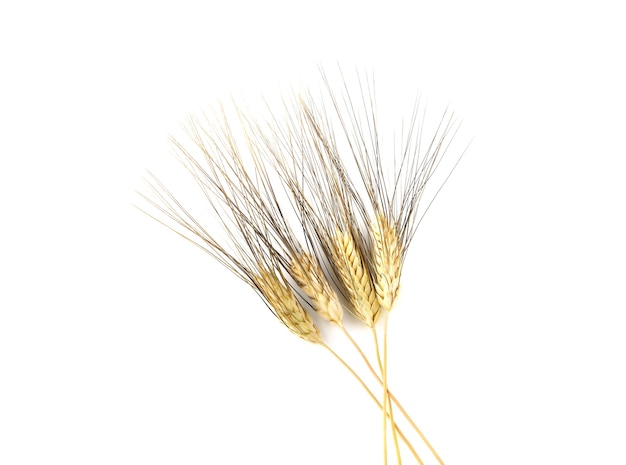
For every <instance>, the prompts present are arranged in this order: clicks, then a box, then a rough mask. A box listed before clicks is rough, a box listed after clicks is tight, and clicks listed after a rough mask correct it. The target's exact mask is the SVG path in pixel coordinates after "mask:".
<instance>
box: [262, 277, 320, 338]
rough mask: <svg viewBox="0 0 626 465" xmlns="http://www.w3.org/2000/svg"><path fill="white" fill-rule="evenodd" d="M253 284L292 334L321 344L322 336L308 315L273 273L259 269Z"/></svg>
mask: <svg viewBox="0 0 626 465" xmlns="http://www.w3.org/2000/svg"><path fill="white" fill-rule="evenodd" d="M254 282H255V284H256V286H257V288H258V289H259V291H260V292H261V294H263V297H265V299H266V300H267V303H268V304H269V305H270V306H271V307H272V308H273V309H274V311H275V312H276V316H277V317H278V318H279V319H280V320H281V321H282V322H283V324H284V325H285V326H287V328H289V330H290V331H291V332H292V333H294V334H295V335H296V336H299V337H301V338H302V339H304V340H306V341H309V342H314V343H322V336H321V335H320V332H319V330H318V329H317V327H316V326H315V324H314V323H313V320H311V317H310V316H309V314H308V313H307V312H306V311H305V310H304V308H302V305H301V304H300V302H298V299H297V298H296V296H295V295H294V293H293V291H292V290H291V288H290V287H289V286H287V285H286V284H285V283H284V282H283V281H282V280H281V279H280V278H279V277H278V276H277V275H276V274H275V273H272V272H270V271H267V270H266V269H264V268H262V267H259V274H258V275H256V276H255V277H254Z"/></svg>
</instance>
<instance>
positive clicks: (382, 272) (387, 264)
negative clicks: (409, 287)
mask: <svg viewBox="0 0 626 465" xmlns="http://www.w3.org/2000/svg"><path fill="white" fill-rule="evenodd" d="M372 236H373V239H374V240H373V246H374V266H375V279H374V287H375V288H376V296H377V297H378V301H379V302H380V305H381V306H382V307H383V308H384V309H386V310H391V307H393V304H394V302H395V300H396V297H397V296H398V291H399V290H400V272H401V269H402V266H401V258H400V247H399V243H398V234H397V233H396V228H395V227H394V226H393V225H392V224H390V223H389V221H388V220H387V218H386V217H385V216H384V215H381V214H379V215H377V216H376V221H375V222H373V223H372Z"/></svg>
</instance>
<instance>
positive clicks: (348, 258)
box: [332, 230, 381, 327]
mask: <svg viewBox="0 0 626 465" xmlns="http://www.w3.org/2000/svg"><path fill="white" fill-rule="evenodd" d="M335 237H336V243H335V247H334V250H333V257H332V258H333V261H334V264H335V268H336V270H337V273H338V274H339V277H340V278H341V281H342V283H343V285H344V288H345V290H346V291H347V293H348V295H347V297H348V300H349V301H350V304H351V306H352V311H353V313H354V315H355V316H356V317H357V318H359V319H360V320H361V321H363V323H365V324H366V325H368V326H370V327H373V326H374V324H375V323H376V321H378V318H379V316H380V310H381V309H380V303H379V302H378V297H377V296H376V292H375V290H374V286H373V285H372V279H371V277H370V274H369V272H368V270H367V268H366V267H365V265H364V264H363V259H362V257H361V253H360V252H359V250H358V248H357V247H356V245H355V243H354V239H353V237H352V234H351V233H350V232H342V231H340V230H337V231H336V236H335Z"/></svg>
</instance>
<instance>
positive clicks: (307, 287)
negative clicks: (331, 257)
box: [289, 253, 343, 325]
mask: <svg viewBox="0 0 626 465" xmlns="http://www.w3.org/2000/svg"><path fill="white" fill-rule="evenodd" d="M289 270H290V273H291V276H292V278H293V279H294V280H295V281H296V282H297V283H298V286H300V288H301V289H302V290H303V291H304V292H305V294H306V295H307V297H308V298H309V300H310V301H311V304H312V305H313V308H314V309H315V311H316V312H317V313H318V314H319V315H320V316H321V317H322V318H324V319H325V320H328V321H330V322H331V323H335V324H337V325H341V320H342V317H343V310H342V308H341V304H340V303H339V299H338V298H337V294H336V293H335V291H334V290H333V288H332V287H331V285H330V283H329V282H328V280H327V279H326V277H325V276H324V273H323V272H322V268H321V267H320V266H319V264H318V263H317V261H316V260H315V259H314V258H313V256H312V255H311V254H308V253H303V254H300V255H299V256H297V257H296V258H295V259H294V260H293V261H292V262H291V266H290V268H289Z"/></svg>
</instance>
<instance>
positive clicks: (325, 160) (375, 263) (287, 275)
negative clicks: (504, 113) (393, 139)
mask: <svg viewBox="0 0 626 465" xmlns="http://www.w3.org/2000/svg"><path fill="white" fill-rule="evenodd" d="M324 82H325V84H326V90H327V92H326V97H325V98H321V99H316V98H314V97H313V95H312V94H311V93H310V92H304V93H301V94H299V95H296V96H295V97H294V98H293V99H292V103H287V104H286V106H285V109H284V110H285V111H284V117H277V116H275V114H274V113H272V116H270V117H269V118H268V119H267V120H265V121H262V120H260V119H258V118H255V117H253V115H250V114H246V113H245V112H243V111H241V110H240V109H238V108H236V109H235V119H236V120H237V122H238V130H239V132H236V131H235V130H233V127H232V126H231V124H230V122H229V118H228V117H227V116H226V111H225V110H224V108H223V107H220V109H219V111H217V112H215V113H214V114H213V115H212V116H210V117H206V116H205V117H204V119H199V118H192V119H191V120H190V122H189V124H188V126H187V134H188V136H189V137H190V139H191V141H192V142H193V144H194V146H195V147H196V149H197V150H198V151H199V153H200V156H198V155H197V152H192V151H188V150H187V149H186V148H185V144H183V143H180V142H178V141H176V140H174V141H173V145H174V147H175V149H176V153H177V155H178V158H179V160H180V162H181V163H182V164H183V166H185V168H186V169H187V170H188V171H189V173H190V174H191V175H192V177H193V178H194V179H195V182H196V183H197V185H198V187H199V189H200V191H201V192H202V193H203V195H204V198H205V200H206V202H207V205H209V206H210V207H211V208H212V210H213V212H214V213H215V217H216V218H217V219H218V220H219V222H220V223H221V228H220V231H219V234H220V235H221V236H222V237H223V238H222V239H220V240H218V239H217V237H218V235H216V234H218V232H217V231H215V230H213V229H211V228H209V227H207V226H205V225H203V223H202V222H201V221H199V220H198V219H197V217H196V216H195V215H194V214H193V213H191V212H190V211H189V210H187V209H186V208H185V207H184V206H183V205H182V203H181V202H180V201H179V200H177V198H176V197H175V196H174V195H173V194H172V193H171V192H170V191H169V190H168V189H167V188H166V187H165V186H164V184H163V183H162V182H160V181H159V180H158V179H157V178H156V177H155V176H152V175H150V178H149V181H148V186H149V192H148V193H146V194H142V197H143V199H144V200H145V201H146V202H147V208H142V210H144V211H145V212H147V213H148V214H149V215H150V216H152V217H153V218H154V219H156V220H157V221H159V222H161V223H162V224H164V225H165V226H167V227H169V228H170V229H172V230H174V231H175V232H177V233H178V234H180V235H182V236H183V237H185V238H186V239H188V240H189V241H191V242H193V243H194V244H195V245H196V246H198V247H200V248H201V249H203V250H204V251H205V252H207V253H209V254H210V255H211V256H213V257H214V258H215V259H217V260H218V261H219V262H220V263H222V264H223V265H224V266H226V267H227V268H228V269H229V270H231V271H232V272H233V273H235V274H236V275H237V276H238V277H239V278H241V279H242V280H243V281H244V282H246V283H247V284H248V285H250V286H251V287H252V288H253V289H254V290H255V291H256V292H257V293H258V294H259V295H260V296H261V297H262V298H263V300H264V301H265V303H266V304H267V306H268V308H270V310H271V311H272V313H273V314H274V315H275V316H276V317H277V318H278V320H279V321H280V322H281V323H282V324H283V325H284V326H286V327H287V329H289V330H290V331H291V332H292V333H294V334H296V335H297V336H299V337H300V338H302V339H304V340H307V341H309V342H312V343H315V344H318V345H321V346H323V347H324V348H326V349H328V350H329V351H330V352H331V353H332V355H333V356H334V357H336V358H337V360H339V362H340V363H342V364H343V365H344V366H345V367H346V368H347V369H348V370H349V371H350V372H351V373H352V374H353V375H354V376H355V377H356V379H357V380H358V381H359V383H360V384H361V385H362V386H363V387H364V388H365V390H366V391H367V392H368V394H369V395H370V396H371V397H372V398H373V399H374V401H375V402H376V403H377V404H378V405H379V407H380V408H381V410H382V412H383V444H384V462H385V463H387V436H386V435H387V422H388V421H389V423H390V425H391V429H392V433H393V439H394V446H395V450H396V457H397V461H398V463H401V462H402V459H401V453H400V447H399V444H398V437H399V438H400V439H402V440H403V441H404V443H405V444H406V445H407V446H408V447H409V449H410V451H411V453H412V454H413V456H414V458H415V459H416V461H417V462H418V463H420V464H423V462H422V459H421V458H420V456H419V455H418V454H417V452H416V451H415V449H414V448H413V445H412V443H411V441H410V440H409V439H408V438H407V437H406V436H405V435H404V434H403V432H402V431H401V430H400V428H399V427H398V425H397V424H396V422H395V419H394V416H393V406H394V405H395V406H396V407H397V408H398V409H399V410H400V411H401V413H402V414H403V416H404V417H406V419H407V420H408V421H409V423H410V425H411V426H412V427H413V429H414V430H415V431H416V432H417V434H418V435H419V437H420V438H421V439H422V440H423V441H424V443H425V444H426V445H427V447H428V448H429V450H430V451H431V453H432V454H433V456H434V457H435V458H436V459H437V461H438V462H439V463H440V464H441V465H443V461H442V460H441V459H440V457H439V456H438V455H437V453H436V452H435V450H434V448H433V447H432V446H431V444H430V443H429V442H428V441H427V440H426V438H425V437H424V435H423V434H422V432H421V431H420V430H419V428H418V427H417V425H416V424H415V422H413V420H412V419H411V417H410V416H409V415H408V414H407V412H406V411H405V409H404V408H403V407H402V405H401V404H400V403H399V402H398V400H397V399H396V398H395V396H393V394H392V393H391V392H390V390H389V387H388V383H387V321H388V314H389V311H390V310H391V309H392V308H393V307H394V304H395V303H396V300H397V297H398V294H399V289H400V280H401V273H402V268H403V264H404V259H405V257H406V253H407V249H408V246H409V244H410V242H411V241H412V239H413V237H414V235H415V231H416V229H417V226H418V225H419V223H420V221H421V219H422V217H423V215H424V213H425V211H426V210H428V207H429V206H430V202H432V200H433V199H434V197H435V196H436V195H437V193H438V192H439V189H440V188H441V186H442V185H443V184H444V183H445V181H446V180H447V177H446V178H445V179H444V180H443V181H442V182H441V183H440V184H439V185H438V186H435V190H434V192H433V194H432V195H431V196H430V198H429V200H428V203H427V205H426V207H425V208H421V203H420V202H421V201H422V199H423V198H424V196H425V192H426V188H427V186H428V182H429V181H430V180H431V178H432V176H433V174H434V173H435V171H436V170H437V168H438V166H439V164H440V161H441V159H442V157H443V154H444V153H445V152H446V150H447V148H448V145H449V143H450V140H451V139H452V136H453V135H454V133H455V131H456V129H457V125H456V123H454V120H453V119H452V118H451V117H449V116H448V115H446V114H444V117H443V118H442V121H441V124H440V125H439V127H438V128H437V130H436V131H435V134H434V135H433V136H432V138H431V139H429V140H428V141H427V142H426V144H425V147H424V142H423V131H422V127H421V126H419V124H418V123H419V121H420V118H419V117H418V115H419V112H418V108H419V107H418V106H417V105H416V107H415V109H414V111H413V113H412V116H411V119H410V121H409V125H408V129H407V130H406V133H405V134H404V133H403V137H402V138H403V140H402V143H401V144H400V147H401V149H400V153H399V154H393V153H392V154H391V161H392V162H393V163H389V160H387V161H385V160H384V159H383V158H384V157H383V155H382V149H381V147H380V144H379V135H378V122H377V120H376V105H375V96H374V93H373V85H372V83H371V82H370V81H369V80H366V81H365V82H363V81H362V80H360V79H359V80H358V84H359V86H358V87H359V89H360V92H359V94H358V95H359V97H358V99H357V100H354V99H353V97H352V96H351V93H350V92H348V87H347V84H345V82H346V81H345V80H344V81H343V82H344V87H343V89H342V91H341V92H340V94H339V97H338V96H337V94H336V93H335V92H334V91H333V90H332V89H331V86H330V84H329V81H328V80H327V79H326V77H325V76H324ZM357 102H358V103H357ZM337 128H339V129H337ZM242 140H243V141H244V143H243V144H241V143H240V142H241V141H242ZM346 152H349V156H348V157H346V156H345V153H346ZM457 163H458V161H457ZM389 166H392V167H393V169H389ZM455 166H456V165H454V166H453V167H452V169H454V167H455ZM351 168H353V169H351ZM355 171H356V172H357V173H358V176H356V177H354V176H351V175H350V173H351V172H355ZM448 176H449V174H448ZM277 181H278V182H277ZM277 185H279V186H282V187H281V189H283V190H284V193H287V198H286V199H285V198H283V196H281V194H282V193H283V192H281V191H277V190H276V188H275V187H274V186H277ZM148 210H150V211H148ZM293 220H295V221H296V224H297V226H298V227H297V228H294V227H293V226H292V223H293ZM296 231H298V233H296ZM296 291H298V292H296ZM339 295H341V296H342V297H343V303H344V305H345V306H346V308H347V309H348V310H349V311H350V312H351V313H352V314H353V315H354V316H355V317H356V318H357V319H358V320H359V321H361V322H362V323H364V324H365V325H366V326H367V327H369V328H370V329H371V331H372V334H373V336H374V345H375V349H376V361H377V365H378V371H377V370H375V369H374V368H373V366H372V363H371V362H370V360H369V358H368V357H367V356H366V355H365V353H364V352H363V351H362V349H361V348H360V346H359V345H358V344H357V343H356V342H355V340H354V338H352V336H351V335H350V333H349V332H348V331H347V330H346V328H345V327H344V325H343V306H344V305H342V299H341V298H340V297H339ZM307 308H310V309H312V310H313V311H315V312H316V313H317V314H318V315H319V316H320V317H321V318H323V319H324V320H326V321H328V322H330V323H332V324H333V325H335V326H336V327H339V328H340V330H341V331H343V333H344V334H345V335H346V336H347V337H348V338H349V340H350V341H351V343H352V344H353V345H354V347H355V348H356V350H357V351H358V352H359V354H360V355H361V357H362V358H363V360H364V362H365V364H366V366H367V367H368V369H369V371H370V372H371V373H372V375H373V376H374V378H375V380H376V381H377V382H378V383H380V385H381V387H382V401H381V402H379V401H378V399H376V397H375V396H374V395H373V393H372V392H371V390H370V389H369V387H368V386H367V384H366V383H365V382H364V381H363V379H362V378H361V377H360V376H359V375H358V374H357V373H356V371H355V370H354V369H353V368H352V367H351V366H349V365H348V364H347V363H346V362H345V361H344V360H343V359H342V358H341V357H340V356H339V355H338V354H337V353H336V352H334V351H333V350H332V349H331V348H330V347H329V346H328V345H327V344H326V343H325V342H324V339H323V335H324V332H325V331H324V328H321V329H320V328H318V327H317V326H316V325H315V324H314V322H313V320H312V318H311V316H310V315H309V313H308V312H307ZM382 315H384V321H385V326H384V342H383V350H382V357H381V351H380V350H379V341H378V336H377V335H376V323H377V321H378V320H379V319H380V317H381V316H382Z"/></svg>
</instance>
